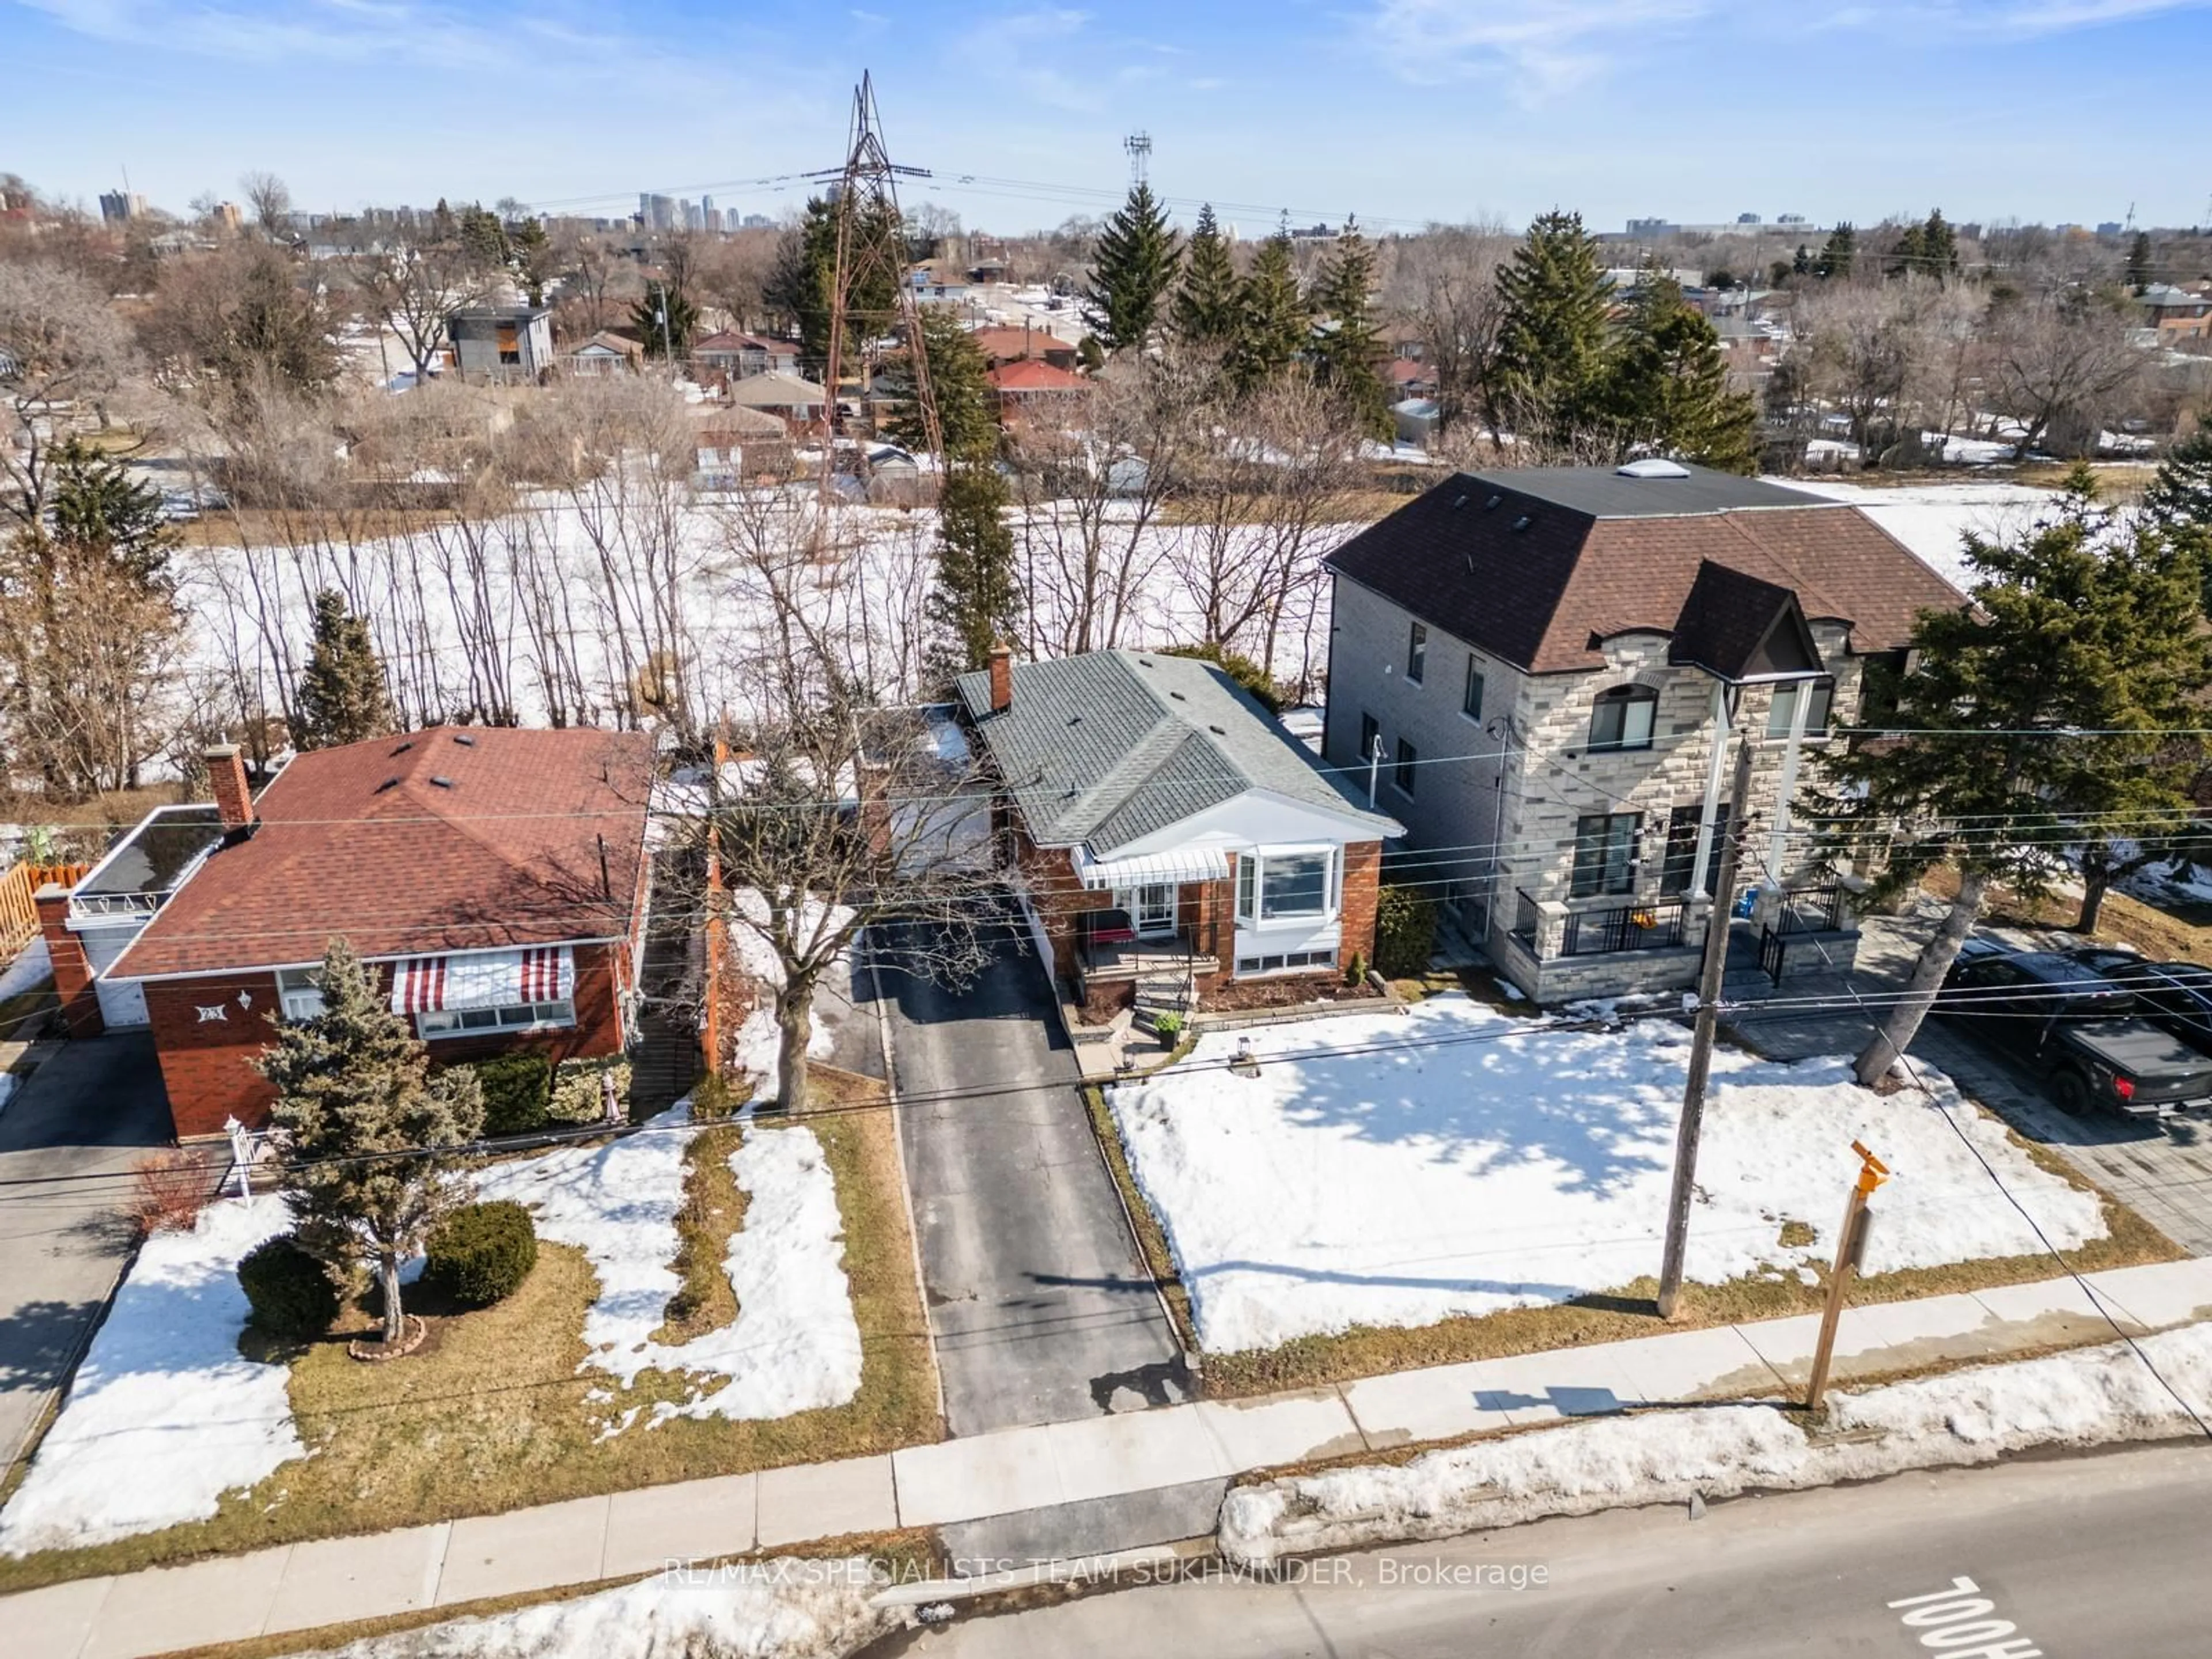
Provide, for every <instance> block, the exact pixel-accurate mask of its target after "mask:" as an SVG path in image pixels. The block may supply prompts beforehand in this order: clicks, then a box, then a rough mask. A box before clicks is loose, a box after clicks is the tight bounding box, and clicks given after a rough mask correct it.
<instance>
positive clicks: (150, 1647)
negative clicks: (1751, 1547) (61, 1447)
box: [0, 1260, 2212, 1659]
mask: <svg viewBox="0 0 2212 1659" xmlns="http://www.w3.org/2000/svg"><path fill="white" fill-rule="evenodd" d="M2087 1283H2088V1285H2090V1287H2091V1289H2090V1290H2089V1291H2084V1290H2083V1288H2082V1286H2081V1284H2079V1283H2077V1282H2076V1281H2075V1280H2074V1279H2051V1280H2047V1281H2045V1282H2042V1283H2039V1284H2033V1285H2013V1286H2010V1287H2008V1288H2006V1289H2002V1290H1996V1291H1979V1292H1976V1293H1974V1294H1972V1295H1959V1296H1945V1297H1931V1298H1929V1299H1928V1300H1925V1301H1919V1302H1902V1303H1887V1304H1877V1305H1875V1306H1870V1307H1865V1308H1858V1309H1854V1310H1850V1311H1849V1312H1847V1313H1846V1314H1845V1315H1844V1321H1843V1326H1842V1331H1841V1334H1840V1336H1839V1338H1838V1344H1837V1358H1836V1375H1837V1376H1838V1377H1839V1378H1843V1379H1849V1378H1850V1377H1852V1376H1867V1375H1871V1374H1875V1373H1880V1372H1891V1371H1897V1370H1905V1369H1907V1368H1910V1367H1914V1366H1919V1365H1924V1364H1931V1363H1934V1362H1936V1361H1938V1360H1944V1359H1977V1358H1978V1359H1987V1358H2002V1357H2003V1356H2004V1355H2006V1354H2008V1353H2014V1352H2021V1351H2022V1350H2026V1349H2031V1348H2041V1347H2046V1346H2052V1345H2055V1344H2061V1343H2069V1342H2086V1341H2090V1340H2099V1339H2100V1338H2102V1339H2109V1337H2110V1336H2111V1334H2112V1330H2113V1327H2114V1325H2115V1324H2117V1325H2118V1326H2119V1327H2120V1328H2122V1329H2124V1330H2125V1331H2127V1332H2128V1333H2129V1334H2141V1333H2144V1332H2148V1331H2153V1330H2160V1329H2165V1328H2169V1327H2172V1326H2175V1325H2179V1324H2185V1323H2188V1322H2191V1321H2194V1320H2197V1319H2199V1318H2203V1317H2212V1261H2198V1260H2191V1261H2177V1262H2165V1263H2160V1264H2156V1265H2154V1266H2149V1267H2124V1268H2118V1269H2115V1270H2113V1271H2112V1272H2109V1273H2093V1274H2091V1275H2089V1276H2088V1280H2087ZM2108 1316H2109V1317H2108ZM1817 1323H1818V1321H1817V1320H1816V1319H1815V1318H1814V1317H1813V1316H1809V1315H1808V1316H1798V1317H1795V1318H1790V1319H1779V1320H1771V1321H1766V1322H1760V1323H1755V1324H1747V1325H1735V1326H1717V1327H1715V1328H1711V1329H1709V1330H1700V1331H1682V1332H1675V1333H1669V1334H1663V1335H1658V1336H1650V1337H1644V1338H1640V1339H1638V1340H1634V1341H1629V1342H1616V1343H1607V1344H1602V1345H1597V1346H1590V1347H1586V1348H1571V1349H1565V1350H1561V1351H1559V1352H1551V1353H1540V1354H1528V1355H1523V1356H1521V1357H1518V1358H1508V1359H1493V1360H1481V1361H1476V1362H1474V1363H1471V1364H1462V1365H1443V1366H1437V1367H1433V1368H1431V1369H1429V1370H1418V1371H1406V1372H1401V1373H1398V1374H1396V1375H1394V1376H1377V1377H1369V1378H1366V1379H1364V1380H1363V1381H1360V1382H1357V1383H1346V1384H1344V1385H1342V1386H1341V1387H1338V1388H1330V1389H1314V1390H1312V1391H1310V1392H1306V1393H1300V1394H1291V1395H1274V1396H1271V1397H1268V1398H1265V1399H1257V1400H1241V1401H1199V1402H1197V1403H1195V1404H1191V1405H1183V1406H1174V1407H1164V1408H1160V1409H1157V1410H1152V1411H1148V1412H1136V1413H1123V1414H1120V1415H1115V1416H1103V1417H1094V1418H1089V1419H1084V1420H1081V1421H1079V1422H1071V1423H1054V1424H1048V1425H1043V1426H1042V1427H1036V1428H1018V1429H1007V1430H1001V1431H997V1432H994V1433H990V1434H982V1435H977V1436H974V1437H970V1438H967V1439H962V1440H952V1441H945V1442H943V1443H939V1444H937V1445H932V1446H915V1447H911V1448H909V1449H906V1450H904V1451H897V1452H892V1453H890V1454H889V1455H884V1456H879V1457H867V1458H856V1459H854V1460H852V1461H850V1462H842V1463H830V1464H817V1465H811V1466H805V1467H799V1468H783V1469H772V1470H769V1471H766V1472H764V1473H763V1474H757V1475H753V1474H740V1475H727V1476H721V1477H718V1478H715V1479H712V1480H694V1481H686V1482H683V1483H680V1484H677V1485H673V1486H654V1487H648V1488H645V1489H643V1490H640V1491H636V1492H617V1493H615V1494H613V1495H612V1496H611V1497H605V1498H580V1499H577V1500H575V1501H574V1502H569V1503H563V1504H547V1505H544V1506H543V1507H540V1508H538V1509H529V1510H513V1511H510V1512H509V1513H507V1514H505V1515H495V1516H478V1517H475V1518H472V1519H469V1520H465V1521H455V1522H446V1523H441V1524H439V1525H436V1526H428V1527H416V1528H407V1529H406V1530H404V1531H400V1532H394V1533H385V1534H377V1535H375V1536H372V1537H366V1538H343V1539H331V1540H325V1541H320V1542H316V1543H310V1544H298V1545H293V1546H289V1547H284V1548H280V1549H272V1550H263V1551H258V1552H256V1553H252V1554H250V1555H242V1556H232V1557H228V1558H225V1559H219V1560H210V1561H204V1562H197V1563H195V1564H193V1565H189V1566H183V1567H172V1568H157V1569H154V1570H151V1571H145V1572H138V1573H131V1574H127V1575H121V1576H117V1577H104V1578H89V1579H81V1580H77V1581H76V1582H73V1583H65V1584H58V1585H55V1586H52V1587H51V1588H49V1589H41V1590H33V1591H29V1592H27V1593H25V1594H23V1595H12V1596H7V1597H0V1630H5V1631H6V1632H9V1634H8V1637H7V1638H6V1643H5V1647H6V1651H7V1652H8V1654H9V1656H10V1659H144V1656H149V1655H154V1654H160V1653H167V1652H172V1651H174V1650H179V1649H183V1648H191V1647H197V1646H200V1645H203V1644H212V1643H219V1642H232V1641H240V1640H244V1639H246V1638H251V1637H256V1636H264V1635H274V1634H281V1633H283V1632H289V1631H301V1630H307V1629H312V1628H314V1627H317V1626H325V1625H331V1624H335V1623H341V1622H345V1621H349V1620H360V1619H369V1618H374V1617H378V1616H380V1615H384V1614H389V1613H406V1612H410V1611H414V1610H416V1609H419V1608H424V1607H444V1606H451V1605H453V1604H456V1603H459V1602H465V1601H476V1600H478V1599H481V1598H483V1597H487V1596H496V1595H514V1594H518V1593H525V1592H529V1591H533V1590H547V1591H550V1590H554V1589H561V1588H563V1587H565V1586H568V1585H573V1584H581V1583H592V1582H594V1581H596V1580H599V1579H603V1578H615V1577H625V1576H634V1575H637V1574H641V1573H645V1572H648V1571H653V1570H654V1569H656V1568H658V1567H660V1566H661V1565H664V1564H665V1563H667V1562H669V1561H672V1560H681V1559H688V1558H699V1559H708V1558H712V1557H718V1556H725V1555H733V1554H738V1553H743V1552H744V1551H747V1550H752V1549H763V1550H769V1549H776V1548H780V1547H786V1546H788V1545H793V1544H798V1543H801V1542H805V1541H811V1540H816V1539H824V1538H835V1537H838V1536H842V1535H844V1534H854V1533H868V1532H878V1531H887V1530H890V1529H892V1528H900V1527H918V1526H945V1527H960V1526H965V1525H968V1524H969V1523H973V1522H982V1521H987V1520H990V1519H992V1518H994V1517H1015V1516H1022V1517H1027V1518H1028V1520H1029V1522H1030V1524H1029V1525H1027V1526H1025V1527H1023V1528H1016V1529H1014V1530H1013V1531H1012V1532H1011V1533H1005V1532H1001V1533H994V1534H988V1535H990V1536H993V1537H1006V1536H1012V1537H1018V1538H1021V1539H1024V1540H1028V1541H1041V1549H1042V1552H1044V1553H1055V1554H1076V1553H1085V1551H1086V1550H1087V1549H1088V1548H1089V1547H1091V1546H1092V1545H1093V1544H1094V1543H1095V1541H1096V1537H1097V1530H1098V1527H1099V1524H1100V1513H1101V1511H1100V1509H1099V1506H1100V1505H1101V1504H1109V1505H1110V1504H1115V1503H1116V1502H1117V1501H1121V1500H1128V1503H1127V1508H1125V1509H1123V1510H1120V1511H1109V1518H1110V1516H1111V1515H1112V1514H1115V1513H1118V1514H1119V1515H1120V1516H1123V1517H1136V1516H1161V1515H1169V1514H1187V1513H1188V1509H1187V1508H1182V1507H1178V1506H1176V1505H1174V1504H1168V1505H1158V1504H1152V1505H1147V1504H1143V1503H1142V1502H1140V1501H1138V1500H1139V1499H1141V1498H1146V1497H1151V1496H1156V1495H1158V1494H1164V1493H1167V1492H1188V1491H1191V1490H1193V1489H1194V1488H1195V1487H1199V1486H1200V1485H1201V1483H1205V1482H1209V1481H1214V1482H1226V1481H1227V1480H1230V1479H1231V1477H1233V1476H1236V1475H1238V1474H1244V1473H1247V1472H1249V1471H1250V1470H1254V1469H1259V1468H1273V1467H1279V1466H1281V1465H1285V1464H1293V1463H1301V1462H1309V1461H1311V1460H1314V1459H1318V1458H1326V1457H1334V1456H1339V1455H1345V1454H1348V1453H1349V1454H1358V1453H1362V1452H1374V1451H1380V1450H1383V1449H1385V1448H1389V1447H1393V1446H1401V1445H1405V1444H1407V1443H1410V1442H1414V1441H1423V1440H1434V1439H1442V1438H1445V1437H1451V1436H1456V1435H1462V1434H1468V1433H1471V1432H1474V1431H1480V1430H1485V1429H1500V1428H1507V1427H1517V1426H1521V1425H1528V1424H1536V1423H1543V1422H1547V1421H1553V1420H1556V1419H1561V1418H1566V1417H1577V1416H1588V1415H1591V1414H1595V1413H1606V1412H1613V1411H1619V1410H1621V1409H1623V1408H1626V1407H1637V1406H1650V1405H1662V1404H1670V1403H1684V1402H1690V1401H1699V1400H1706V1399H1717V1398H1724V1397H1730V1396H1738V1395H1745V1396H1756V1395H1775V1394H1779V1393H1785V1392H1787V1391H1789V1390H1790V1389H1791V1388H1792V1387H1793V1386H1795V1385H1796V1384H1798V1383H1802V1380H1803V1378H1804V1376H1805V1373H1806V1370H1807V1367H1808V1363H1809V1360H1810V1357H1811V1353H1812V1348H1813V1340H1814V1331H1815V1328H1816V1326H1817ZM1131 1523H1132V1524H1139V1523H1135V1522H1133V1521H1132V1522H1131ZM1210 1525H1211V1522H1210V1519H1209V1520H1208V1521H1206V1522H1205V1524H1204V1525H1202V1526H1200V1528H1198V1529H1199V1530H1201V1531H1202V1530H1205V1529H1206V1527H1210ZM1055 1528H1065V1529H1066V1532H1067V1534H1068V1541H1067V1542H1066V1545H1064V1546H1063V1545H1059V1544H1057V1543H1055V1541H1054V1538H1055V1534H1054V1529H1055ZM1182 1535H1185V1536H1188V1535H1191V1534H1190V1532H1189V1530H1188V1529H1186V1530H1185V1531H1184V1532H1183V1534H1182ZM1164 1541H1167V1540H1166V1539H1165V1538H1164V1537H1159V1536H1154V1537H1141V1536H1124V1537H1122V1538H1121V1539H1120V1540H1119V1541H1118V1543H1117V1546H1116V1547H1133V1546H1137V1545H1140V1544H1150V1543H1158V1542H1164Z"/></svg>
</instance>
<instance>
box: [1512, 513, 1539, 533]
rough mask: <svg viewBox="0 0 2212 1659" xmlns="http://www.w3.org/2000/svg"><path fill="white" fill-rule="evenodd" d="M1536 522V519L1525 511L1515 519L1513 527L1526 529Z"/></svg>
mask: <svg viewBox="0 0 2212 1659" xmlns="http://www.w3.org/2000/svg"><path fill="white" fill-rule="evenodd" d="M1535 522H1536V521H1535V520H1534V519H1532V518H1530V517H1529V516H1528V514H1527V513H1522V515H1521V516H1520V517H1519V518H1517V519H1516V520H1513V527H1514V528H1515V529H1516V530H1526V529H1527V528H1528V526H1530V525H1532V524H1534V523H1535Z"/></svg>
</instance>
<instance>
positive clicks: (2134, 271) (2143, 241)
mask: <svg viewBox="0 0 2212 1659" xmlns="http://www.w3.org/2000/svg"><path fill="white" fill-rule="evenodd" d="M2128 286H2129V287H2130V288H2131V289H2134V290H2135V292H2136V297H2137V298H2138V299H2140V298H2141V297H2142V295H2146V294H2148V293H2149V292H2150V233H2149V232H2148V231H2147V230H2139V231H2137V232H2136V239H2135V240H2134V241H2132V242H2130V244H2129V245H2128Z"/></svg>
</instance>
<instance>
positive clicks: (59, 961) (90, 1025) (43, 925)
mask: <svg viewBox="0 0 2212 1659" xmlns="http://www.w3.org/2000/svg"><path fill="white" fill-rule="evenodd" d="M32 902H33V903H34V904H36V905H37V906H38V908H39V932H40V935H41V936H43V937H44V938H45V939H46V962H47V964H48V965H49V966H50V967H52V969H53V973H54V994H56V995H57V996H58V997H59V998H60V999H61V1004H62V1021H63V1023H64V1024H66V1025H67V1026H68V1027H69V1034H70V1036H79V1037H94V1036H99V1035H100V1033H101V1032H102V1031H105V1030H106V1029H107V1021H106V1019H105V1018H103V1017H102V1016H101V1014H100V994H99V993H98V992H96V991H94V989H93V988H92V964H91V963H90V962H89V961H88V960H87V959H86V957H85V954H84V942H83V941H82V939H78V938H77V936H76V934H75V933H71V932H70V930H69V921H68V917H69V889H68V888H66V887H63V886H60V885H58V884H48V885H46V886H45V887H42V888H40V890H39V892H38V894H37V896H35V897H34V898H33V901H32Z"/></svg>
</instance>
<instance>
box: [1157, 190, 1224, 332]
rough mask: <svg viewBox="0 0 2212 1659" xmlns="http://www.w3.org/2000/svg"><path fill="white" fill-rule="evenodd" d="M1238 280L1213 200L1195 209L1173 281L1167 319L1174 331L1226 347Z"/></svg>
mask: <svg viewBox="0 0 2212 1659" xmlns="http://www.w3.org/2000/svg"><path fill="white" fill-rule="evenodd" d="M1238 289H1239V284H1238V283H1237V265H1236V262H1235V261H1234V260H1233V259H1231V258H1230V253H1229V240H1228V239H1227V238H1226V237H1225V236H1224V235H1222V234H1221V228H1220V226H1219V225H1218V223H1217V222H1215V220H1214V217H1213V204H1212V203H1210V202H1209V203H1208V204H1206V205H1205V206H1204V207H1201V208H1200V209H1199V210H1198V228H1196V229H1195V230H1194V231H1192V232H1191V234H1190V246H1189V249H1188V252H1186V253H1185V255H1184V258H1183V262H1182V280H1181V281H1180V282H1178V283H1176V290H1175V298H1174V300H1173V301H1172V302H1171V306H1170V319H1171V321H1172V322H1173V324H1174V326H1175V331H1176V334H1177V335H1178V336H1180V337H1182V338H1183V339H1185V340H1188V341H1191V342H1193V343H1197V344H1201V345H1213V346H1222V347H1226V346H1228V345H1229V344H1230V343H1231V342H1233V341H1234V340H1235V339H1236V337H1237V319H1238V316H1239V314H1240V313H1239V309H1238Z"/></svg>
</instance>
